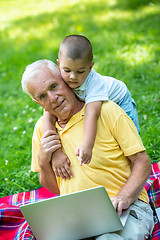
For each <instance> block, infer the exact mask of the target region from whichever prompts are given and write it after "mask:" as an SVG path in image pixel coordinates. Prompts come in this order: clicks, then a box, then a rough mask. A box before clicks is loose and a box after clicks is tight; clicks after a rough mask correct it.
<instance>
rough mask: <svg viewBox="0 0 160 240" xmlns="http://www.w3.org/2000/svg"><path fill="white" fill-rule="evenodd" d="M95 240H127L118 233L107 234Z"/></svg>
mask: <svg viewBox="0 0 160 240" xmlns="http://www.w3.org/2000/svg"><path fill="white" fill-rule="evenodd" d="M95 240H125V239H124V238H123V237H121V236H119V235H118V234H116V233H106V234H102V235H100V236H98V237H96V238H95Z"/></svg>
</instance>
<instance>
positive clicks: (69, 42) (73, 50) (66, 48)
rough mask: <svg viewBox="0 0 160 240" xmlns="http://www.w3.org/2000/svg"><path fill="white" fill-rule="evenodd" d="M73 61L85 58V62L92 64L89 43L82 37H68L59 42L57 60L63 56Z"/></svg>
mask: <svg viewBox="0 0 160 240" xmlns="http://www.w3.org/2000/svg"><path fill="white" fill-rule="evenodd" d="M64 53H65V54H66V55H67V57H69V58H71V59H73V60H75V59H78V58H86V59H87V61H89V62H92V60H93V53H92V45H91V43H90V41H89V40H88V39H87V38H86V37H84V36H82V35H69V36H67V37H65V38H64V39H63V41H62V42H61V45H60V48H59V53H58V58H59V59H60V58H61V56H62V55H63V54H64Z"/></svg>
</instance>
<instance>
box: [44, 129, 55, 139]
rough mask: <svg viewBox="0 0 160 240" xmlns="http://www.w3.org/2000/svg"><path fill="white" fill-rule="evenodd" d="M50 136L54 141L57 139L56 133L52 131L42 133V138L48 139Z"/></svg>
mask: <svg viewBox="0 0 160 240" xmlns="http://www.w3.org/2000/svg"><path fill="white" fill-rule="evenodd" d="M51 135H52V136H54V137H55V138H56V139H59V137H58V134H57V132H56V131H54V130H47V131H46V132H44V134H43V137H49V136H51Z"/></svg>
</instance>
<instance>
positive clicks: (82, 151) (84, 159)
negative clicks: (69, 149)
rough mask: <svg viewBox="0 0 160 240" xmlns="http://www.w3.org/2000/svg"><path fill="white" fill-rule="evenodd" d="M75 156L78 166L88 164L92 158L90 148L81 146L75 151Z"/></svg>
mask: <svg viewBox="0 0 160 240" xmlns="http://www.w3.org/2000/svg"><path fill="white" fill-rule="evenodd" d="M76 156H78V160H79V162H80V165H81V166H82V164H83V163H84V164H89V163H90V161H91V158H92V148H90V147H87V146H84V145H83V144H82V145H81V146H79V147H78V148H77V149H76Z"/></svg>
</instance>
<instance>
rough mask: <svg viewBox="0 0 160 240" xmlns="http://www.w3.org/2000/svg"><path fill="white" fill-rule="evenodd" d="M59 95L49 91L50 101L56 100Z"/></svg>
mask: <svg viewBox="0 0 160 240" xmlns="http://www.w3.org/2000/svg"><path fill="white" fill-rule="evenodd" d="M57 98H58V96H57V95H56V94H55V93H53V92H48V99H49V101H50V102H56V101H57Z"/></svg>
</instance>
